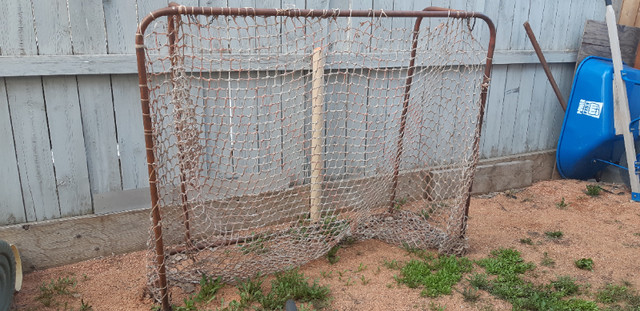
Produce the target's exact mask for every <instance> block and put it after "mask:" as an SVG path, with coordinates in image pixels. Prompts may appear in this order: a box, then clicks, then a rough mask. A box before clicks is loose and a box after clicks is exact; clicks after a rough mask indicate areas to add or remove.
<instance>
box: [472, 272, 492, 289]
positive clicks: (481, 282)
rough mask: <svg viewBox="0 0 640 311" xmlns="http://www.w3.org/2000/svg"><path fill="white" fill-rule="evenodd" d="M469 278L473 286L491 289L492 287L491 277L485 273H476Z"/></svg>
mask: <svg viewBox="0 0 640 311" xmlns="http://www.w3.org/2000/svg"><path fill="white" fill-rule="evenodd" d="M467 280H468V281H469V284H471V286H473V287H475V288H477V289H481V290H489V288H490V283H489V278H488V276H487V274H485V273H474V274H473V275H471V276H470V277H469V278H468V279H467Z"/></svg>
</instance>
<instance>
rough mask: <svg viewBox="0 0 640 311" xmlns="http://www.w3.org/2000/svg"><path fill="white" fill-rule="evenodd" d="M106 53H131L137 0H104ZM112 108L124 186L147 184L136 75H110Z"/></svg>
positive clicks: (127, 187) (124, 188)
mask: <svg viewBox="0 0 640 311" xmlns="http://www.w3.org/2000/svg"><path fill="white" fill-rule="evenodd" d="M104 16H105V21H106V22H105V26H106V32H107V41H108V44H107V49H108V51H107V52H108V53H109V54H126V53H134V51H135V45H134V34H135V32H136V28H137V23H136V21H137V17H136V3H135V2H133V1H130V0H113V1H106V2H104ZM132 67H135V65H134V66H132ZM111 89H112V94H113V109H114V113H115V116H114V118H115V123H116V129H117V133H118V147H119V148H118V151H119V155H120V166H121V167H120V169H121V174H122V188H123V190H129V189H137V188H146V187H148V186H149V176H148V174H147V157H146V149H145V143H144V132H143V127H142V109H141V108H140V89H139V87H138V77H137V76H134V75H111Z"/></svg>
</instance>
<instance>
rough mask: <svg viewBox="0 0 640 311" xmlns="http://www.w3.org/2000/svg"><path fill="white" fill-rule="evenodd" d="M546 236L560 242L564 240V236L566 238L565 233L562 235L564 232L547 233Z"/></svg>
mask: <svg viewBox="0 0 640 311" xmlns="http://www.w3.org/2000/svg"><path fill="white" fill-rule="evenodd" d="M544 235H546V236H547V237H548V238H550V239H552V240H559V239H562V236H564V233H562V231H547V232H545V233H544Z"/></svg>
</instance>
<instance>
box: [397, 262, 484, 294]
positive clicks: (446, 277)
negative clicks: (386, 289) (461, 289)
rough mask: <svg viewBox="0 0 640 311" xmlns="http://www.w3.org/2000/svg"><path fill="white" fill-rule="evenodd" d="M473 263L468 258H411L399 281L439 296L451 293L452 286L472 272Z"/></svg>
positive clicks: (424, 292)
mask: <svg viewBox="0 0 640 311" xmlns="http://www.w3.org/2000/svg"><path fill="white" fill-rule="evenodd" d="M471 268H472V263H471V261H470V260H469V259H467V258H464V257H463V258H457V257H455V256H441V257H437V258H433V259H422V260H411V261H409V262H408V263H407V264H405V265H404V267H402V268H401V270H400V272H401V276H399V277H398V278H397V282H398V283H401V284H405V285H407V286H408V287H409V288H417V287H422V288H423V290H422V292H421V295H422V296H428V297H438V296H440V295H448V294H450V293H451V287H452V286H453V285H455V284H457V283H458V282H459V281H460V279H462V274H463V273H466V272H470V271H471Z"/></svg>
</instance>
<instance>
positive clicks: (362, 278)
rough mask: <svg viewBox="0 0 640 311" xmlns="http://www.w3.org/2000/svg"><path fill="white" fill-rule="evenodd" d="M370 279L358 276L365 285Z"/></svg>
mask: <svg viewBox="0 0 640 311" xmlns="http://www.w3.org/2000/svg"><path fill="white" fill-rule="evenodd" d="M370 281H371V280H367V278H365V277H364V275H361V276H360V282H362V285H367V284H369V282H370Z"/></svg>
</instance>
